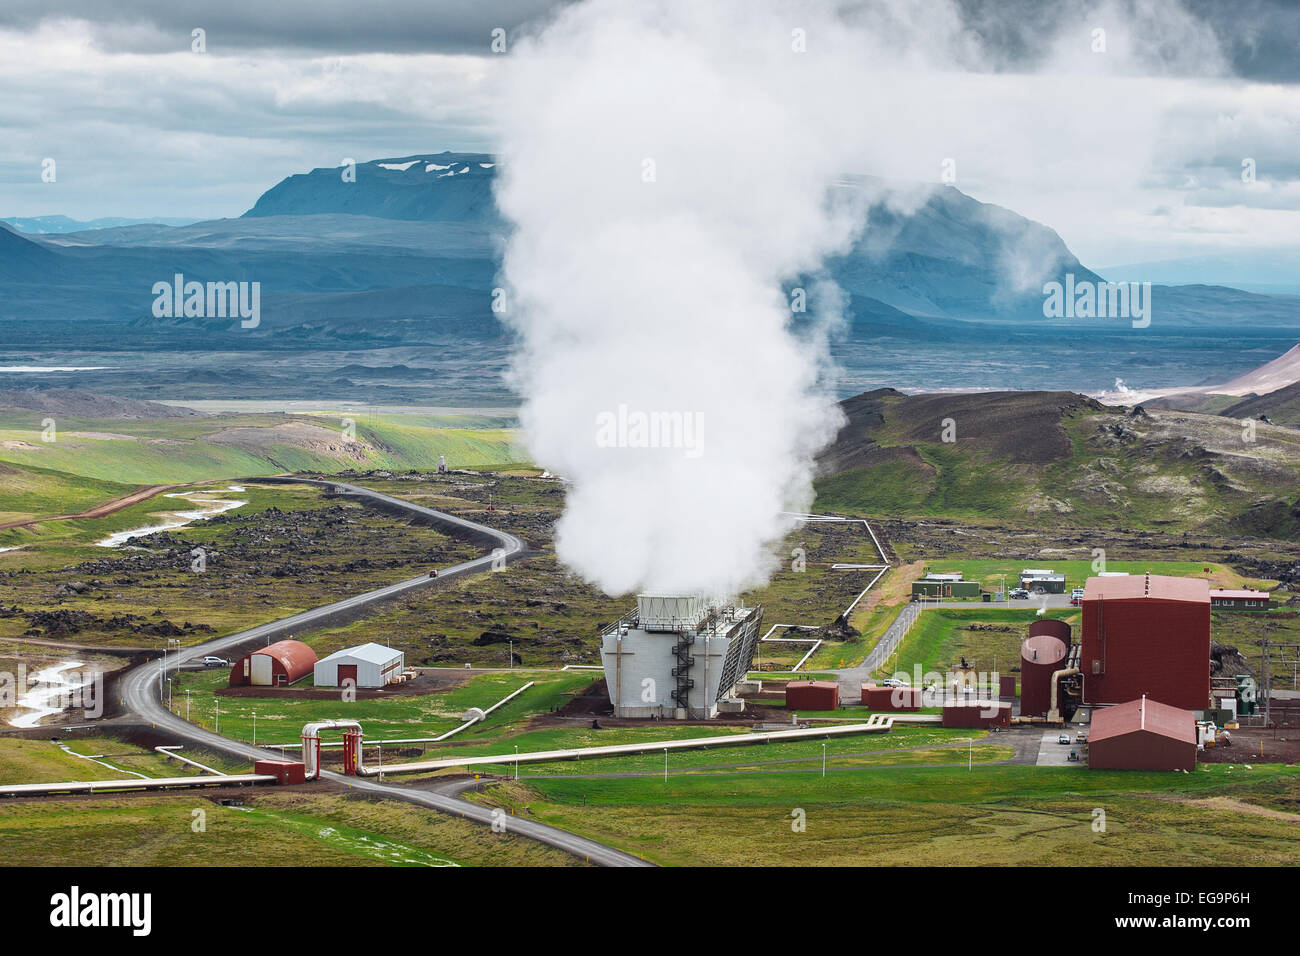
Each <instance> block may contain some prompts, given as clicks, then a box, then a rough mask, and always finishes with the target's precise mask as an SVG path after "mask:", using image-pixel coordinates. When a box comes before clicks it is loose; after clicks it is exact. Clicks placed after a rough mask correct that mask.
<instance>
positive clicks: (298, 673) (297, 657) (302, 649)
mask: <svg viewBox="0 0 1300 956" xmlns="http://www.w3.org/2000/svg"><path fill="white" fill-rule="evenodd" d="M315 666H316V652H315V651H313V650H312V649H311V648H310V647H308V646H307V645H306V644H304V643H303V642H302V641H276V642H275V643H274V644H268V645H267V646H266V647H262V648H258V649H257V650H255V651H253V652H252V653H251V654H246V655H244V656H243V657H241V658H240V659H239V660H237V661H235V665H234V666H233V667H232V668H230V686H231V687H243V686H246V685H250V684H251V685H252V686H254V687H284V686H286V685H288V684H293V683H296V682H298V681H300V680H302V679H303V678H304V677H306V676H307V675H308V674H310V673H311V672H312V668H314V667H315Z"/></svg>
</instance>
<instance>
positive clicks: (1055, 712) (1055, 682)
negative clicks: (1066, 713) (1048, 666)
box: [1047, 667, 1079, 722]
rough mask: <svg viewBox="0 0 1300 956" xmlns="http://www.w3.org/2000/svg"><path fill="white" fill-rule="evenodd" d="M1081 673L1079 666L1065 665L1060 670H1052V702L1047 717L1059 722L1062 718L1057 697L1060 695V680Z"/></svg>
mask: <svg viewBox="0 0 1300 956" xmlns="http://www.w3.org/2000/svg"><path fill="white" fill-rule="evenodd" d="M1077 673H1079V668H1077V667H1063V668H1061V669H1060V670H1059V671H1052V702H1051V704H1050V706H1049V707H1048V708H1047V719H1048V720H1049V721H1053V722H1057V721H1060V719H1061V708H1060V704H1059V702H1058V700H1057V698H1058V697H1059V695H1060V680H1061V678H1062V677H1069V676H1071V675H1072V674H1077Z"/></svg>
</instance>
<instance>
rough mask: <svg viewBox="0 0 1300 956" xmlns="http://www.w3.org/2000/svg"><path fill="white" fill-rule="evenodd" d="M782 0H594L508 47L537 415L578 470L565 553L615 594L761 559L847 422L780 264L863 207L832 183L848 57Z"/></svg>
mask: <svg viewBox="0 0 1300 956" xmlns="http://www.w3.org/2000/svg"><path fill="white" fill-rule="evenodd" d="M779 8H780V5H778V4H774V3H752V2H746V3H739V2H734V3H733V2H721V3H709V4H698V3H693V2H690V0H682V2H672V0H663V2H634V3H628V2H627V0H619V2H604V0H597V2H590V3H585V4H582V5H580V6H577V7H572V8H569V9H567V10H566V11H564V12H563V13H561V14H560V15H559V17H558V18H557V19H556V21H554V22H553V23H552V24H551V25H550V26H549V27H548V28H547V29H546V30H545V31H544V32H543V33H541V35H540V36H539V37H537V38H535V39H534V40H532V41H529V42H526V43H524V44H522V45H518V46H516V48H515V49H514V50H513V51H512V53H511V63H510V65H509V67H508V71H509V78H508V83H507V87H508V88H507V89H506V91H505V95H504V101H505V102H506V103H507V104H508V106H507V107H506V114H507V115H506V116H505V118H504V121H503V124H502V125H503V127H504V129H505V133H504V135H503V142H502V144H501V149H500V153H501V156H502V171H503V175H502V178H501V182H500V185H499V187H498V203H499V205H500V208H501V209H502V211H503V212H504V214H505V215H506V216H507V217H508V218H509V219H510V220H511V221H512V222H513V224H514V226H515V229H514V231H513V233H512V235H511V237H510V240H509V244H508V247H507V250H506V254H505V258H504V273H505V278H506V283H507V287H508V289H509V300H508V301H509V303H510V305H509V309H508V311H507V312H506V318H507V320H508V321H510V322H511V323H512V324H513V325H514V327H515V328H516V329H517V331H518V332H519V334H520V339H521V348H520V351H519V353H518V355H517V358H516V363H515V381H516V384H517V386H518V387H519V388H520V389H521V391H522V393H523V395H524V406H523V409H522V423H523V426H524V429H525V433H526V436H527V442H528V444H529V449H530V452H531V454H532V455H533V456H534V458H535V459H536V460H537V461H538V462H539V463H541V464H543V465H545V466H546V467H547V468H549V469H551V470H553V471H556V472H558V473H560V474H562V475H564V476H565V477H567V478H569V479H571V481H572V485H571V487H570V491H569V496H568V501H567V506H566V511H565V513H564V516H563V518H562V519H561V520H560V522H559V525H558V527H557V533H556V546H557V550H558V553H559V557H560V559H561V561H562V562H563V563H564V564H565V565H567V566H568V567H570V568H571V569H572V570H574V571H576V572H577V573H578V574H580V575H581V576H582V577H583V578H585V579H587V580H589V581H591V582H593V583H595V584H596V585H598V586H599V587H601V588H602V589H603V590H605V591H606V592H609V593H611V594H623V593H628V592H631V591H635V590H652V591H669V592H682V593H702V594H706V595H709V596H711V597H715V598H727V597H731V596H734V595H735V594H736V593H738V592H739V591H741V590H743V589H745V588H747V587H750V586H753V585H755V584H758V583H761V582H762V581H763V580H764V579H765V578H766V575H767V574H768V573H769V572H770V570H771V566H772V564H773V561H774V558H773V554H772V551H773V547H772V546H773V543H774V542H775V541H776V540H778V539H779V538H780V537H781V536H782V535H783V534H784V533H785V532H786V531H788V530H789V529H790V528H791V527H793V524H794V521H793V519H791V518H790V517H788V515H786V514H785V512H787V511H792V510H796V511H797V510H801V509H806V508H807V507H808V506H809V505H810V503H811V501H812V497H813V493H812V475H813V456H814V455H815V454H816V452H817V450H818V449H819V448H821V447H822V446H823V445H824V444H826V442H828V441H829V440H830V439H831V438H833V437H834V434H835V431H836V428H837V427H838V425H839V423H840V418H839V414H838V411H837V410H836V409H835V408H834V404H833V398H832V397H831V396H830V395H829V394H828V393H827V392H826V391H825V390H824V388H823V387H822V382H823V381H824V372H825V370H826V367H827V362H828V358H827V352H826V348H825V345H824V336H822V335H819V334H816V332H814V333H813V334H809V335H796V334H794V333H793V332H792V331H791V330H790V325H791V320H792V309H791V301H790V299H789V298H788V297H787V294H786V292H785V291H784V290H783V287H782V283H783V282H788V281H790V280H792V279H794V278H795V277H797V276H799V275H804V274H810V273H816V271H817V269H818V268H819V266H820V264H821V262H822V260H823V258H824V257H825V256H826V255H828V254H830V253H833V252H835V251H838V250H842V249H844V248H846V247H847V246H848V245H849V243H851V241H852V240H853V238H854V236H855V234H856V232H857V230H858V229H859V228H860V227H861V223H862V218H863V212H864V201H863V200H864V198H865V193H864V192H863V191H862V190H861V189H856V188H855V189H845V188H839V189H836V188H835V187H834V183H835V180H836V179H837V177H838V176H840V175H841V174H842V173H843V172H844V171H845V170H846V169H848V168H851V167H852V166H853V162H852V154H853V148H852V145H851V143H850V142H848V140H847V138H846V137H844V136H843V135H842V133H843V130H842V128H841V127H842V124H841V122H839V119H840V118H841V117H839V116H837V113H838V111H839V110H840V109H842V108H843V107H844V106H845V105H846V97H845V95H844V94H845V93H846V92H847V91H843V90H841V93H840V95H830V94H831V93H832V92H833V91H834V89H835V84H837V83H843V82H844V80H845V73H844V72H843V70H842V69H839V68H842V67H844V66H846V65H848V64H849V63H851V60H846V59H845V58H844V57H841V56H835V55H828V54H830V53H831V52H832V51H831V49H830V45H831V43H833V42H839V41H836V40H833V39H832V38H834V37H837V36H838V37H839V39H840V40H841V41H842V39H843V33H844V28H843V26H842V25H841V24H837V23H834V22H833V21H831V20H829V19H827V18H826V17H825V16H824V15H818V16H816V17H813V16H801V17H799V18H795V19H791V18H790V17H788V16H782V15H780V14H779V13H778V12H777V11H778V9H779ZM805 13H807V11H805ZM798 31H804V32H803V33H802V36H804V37H806V38H807V40H806V42H807V43H808V44H809V45H813V44H820V45H821V47H822V48H821V55H819V56H810V55H807V54H805V53H803V52H801V51H800V50H799V47H800V45H801V43H800V36H801V34H800V32H798ZM847 52H848V51H847V49H846V50H845V53H846V54H847ZM863 53H864V51H863V50H862V49H861V48H859V49H858V50H856V51H854V54H853V55H854V56H861V55H863ZM819 291H820V292H821V293H822V294H818V292H819ZM825 291H826V290H824V289H823V290H818V289H811V288H810V289H809V290H808V296H809V306H808V308H809V311H810V312H811V311H813V310H814V309H817V310H818V311H819V312H820V315H819V320H820V321H821V322H823V323H825V322H826V321H827V320H828V319H829V318H831V317H833V316H828V315H827V312H828V311H829V312H832V313H833V311H834V304H835V303H837V301H838V300H837V298H836V297H835V296H834V295H833V294H832V295H827V294H825ZM827 303H831V306H830V307H829V308H828V306H827ZM656 424H658V425H662V426H664V428H663V429H661V432H660V433H659V434H656V433H655V431H654V428H655V425H656ZM679 425H680V428H678V426H679ZM647 444H659V445H664V444H667V445H669V446H670V447H644V446H645V445H647Z"/></svg>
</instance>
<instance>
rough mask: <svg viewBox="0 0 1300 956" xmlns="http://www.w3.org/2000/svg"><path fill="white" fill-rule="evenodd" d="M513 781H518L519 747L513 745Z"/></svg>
mask: <svg viewBox="0 0 1300 956" xmlns="http://www.w3.org/2000/svg"><path fill="white" fill-rule="evenodd" d="M515 779H516V780H518V779H519V745H518V744H515Z"/></svg>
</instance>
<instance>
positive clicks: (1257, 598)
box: [1210, 588, 1272, 611]
mask: <svg viewBox="0 0 1300 956" xmlns="http://www.w3.org/2000/svg"><path fill="white" fill-rule="evenodd" d="M1271 597H1272V595H1271V594H1269V592H1268V591H1255V590H1253V589H1249V588H1248V589H1245V590H1239V591H1234V590H1230V589H1227V588H1215V589H1212V590H1211V591H1210V608H1211V610H1215V611H1267V610H1268V602H1269V599H1270V598H1271Z"/></svg>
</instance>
